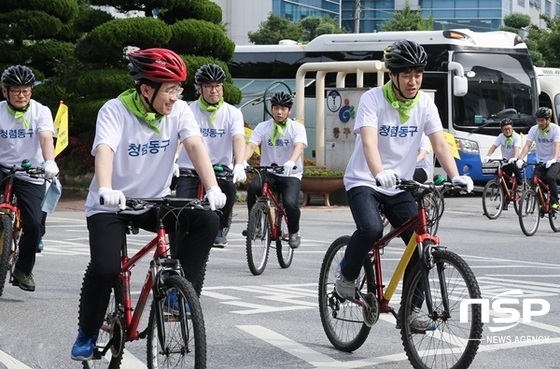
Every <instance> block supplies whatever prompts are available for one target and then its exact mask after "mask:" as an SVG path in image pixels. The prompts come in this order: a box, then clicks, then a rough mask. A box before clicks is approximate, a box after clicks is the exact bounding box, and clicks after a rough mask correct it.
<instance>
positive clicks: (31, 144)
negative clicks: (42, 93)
mask: <svg viewBox="0 0 560 369" xmlns="http://www.w3.org/2000/svg"><path fill="white" fill-rule="evenodd" d="M24 117H25V119H26V120H27V121H28V122H29V128H28V129H26V128H25V127H24V125H23V118H19V119H16V118H15V117H14V116H13V115H12V114H10V112H8V103H7V102H6V101H2V102H0V162H1V163H2V164H4V165H9V166H12V165H18V166H19V165H21V162H22V161H23V160H24V159H27V160H29V161H31V165H32V166H33V167H37V166H40V165H41V164H42V163H43V162H44V161H45V159H44V158H43V151H42V149H41V144H40V141H39V132H42V131H51V132H53V133H54V124H53V118H52V114H51V111H50V109H49V108H48V107H46V106H44V105H42V104H41V103H39V102H37V101H35V100H33V99H31V100H30V101H29V108H28V109H27V111H26V112H25V115H24ZM16 176H17V177H18V178H19V179H22V180H24V181H28V182H31V183H36V184H43V182H44V179H42V178H31V177H29V176H28V175H27V174H25V173H17V174H16Z"/></svg>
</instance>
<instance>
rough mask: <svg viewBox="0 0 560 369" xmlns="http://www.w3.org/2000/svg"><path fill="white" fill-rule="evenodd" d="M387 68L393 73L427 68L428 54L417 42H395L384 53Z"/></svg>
mask: <svg viewBox="0 0 560 369" xmlns="http://www.w3.org/2000/svg"><path fill="white" fill-rule="evenodd" d="M383 60H384V61H385V67H387V68H388V69H390V70H391V71H394V70H399V69H407V68H418V67H425V66H426V64H427V63H428V54H426V51H425V50H424V48H423V47H422V46H421V45H420V44H418V43H417V42H415V41H409V40H401V41H396V42H394V43H393V44H392V45H391V46H388V47H386V48H385V50H384V51H383Z"/></svg>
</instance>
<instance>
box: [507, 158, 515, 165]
mask: <svg viewBox="0 0 560 369" xmlns="http://www.w3.org/2000/svg"><path fill="white" fill-rule="evenodd" d="M515 162H517V158H511V159H509V160H508V164H513V163H515Z"/></svg>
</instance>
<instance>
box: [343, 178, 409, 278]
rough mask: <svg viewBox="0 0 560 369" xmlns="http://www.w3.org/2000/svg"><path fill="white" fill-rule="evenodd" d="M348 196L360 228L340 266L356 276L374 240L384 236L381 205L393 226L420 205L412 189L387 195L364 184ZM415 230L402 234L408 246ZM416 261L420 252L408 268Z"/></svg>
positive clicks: (348, 275)
mask: <svg viewBox="0 0 560 369" xmlns="http://www.w3.org/2000/svg"><path fill="white" fill-rule="evenodd" d="M347 196H348V205H349V206H350V210H351V212H352V217H353V218H354V222H355V223H356V230H355V231H354V233H353V234H352V237H350V241H349V242H348V245H347V247H346V253H345V254H344V258H343V259H342V261H341V263H340V266H341V271H342V274H343V275H344V277H346V279H356V278H358V275H359V274H360V269H361V268H362V266H363V265H364V259H365V258H366V255H367V254H368V251H369V250H371V247H372V245H373V243H374V242H375V241H377V240H379V239H380V238H381V237H382V236H383V220H382V219H381V213H380V210H381V207H383V213H384V214H385V216H386V217H387V219H388V220H389V222H390V223H391V225H393V227H398V226H400V225H401V224H403V223H404V222H406V221H407V220H408V219H410V218H412V217H413V216H414V215H416V214H417V213H418V207H417V206H416V202H415V201H414V198H413V197H412V195H411V194H410V193H408V192H400V193H398V194H396V195H394V196H387V195H384V194H382V193H379V192H377V191H375V190H374V189H373V188H371V187H366V186H360V187H354V188H352V189H350V190H349V191H348V192H347ZM413 232H414V229H413V228H412V227H411V228H409V229H408V230H406V231H405V232H403V233H402V234H401V238H402V239H403V241H404V243H405V245H406V244H408V241H409V240H410V236H411V235H412V233H413ZM416 260H418V254H417V253H414V254H413V257H412V260H411V262H410V263H409V266H408V267H407V272H408V270H409V267H410V268H411V267H412V266H413V265H414V264H415V263H416ZM405 276H406V273H405Z"/></svg>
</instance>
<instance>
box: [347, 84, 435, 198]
mask: <svg viewBox="0 0 560 369" xmlns="http://www.w3.org/2000/svg"><path fill="white" fill-rule="evenodd" d="M419 94H420V98H419V101H418V103H417V104H416V105H415V106H414V107H413V108H412V109H410V110H409V113H410V118H409V119H408V120H407V121H406V122H404V123H400V121H399V112H398V110H397V109H395V108H393V107H392V106H391V104H389V102H388V101H387V100H386V99H385V97H384V96H383V91H382V90H381V87H376V88H374V89H371V90H369V91H367V92H365V93H364V94H363V95H362V97H361V99H360V103H359V105H358V111H357V114H356V122H355V124H354V133H355V134H356V145H355V147H354V152H353V153H352V156H351V157H350V160H349V162H348V166H347V167H346V172H345V174H344V185H345V187H346V190H347V191H348V190H350V189H351V188H353V187H356V186H368V187H372V188H375V189H376V190H377V191H379V192H381V193H384V194H387V195H393V194H395V193H397V192H400V190H397V189H393V188H390V189H388V188H382V187H380V186H376V181H375V178H374V177H373V174H372V173H371V172H370V171H369V168H368V165H367V162H366V158H365V156H364V151H363V150H364V149H363V147H362V137H361V134H360V129H361V127H376V128H377V129H378V150H379V154H380V155H381V162H382V164H383V169H384V170H385V169H392V170H393V171H394V172H395V173H396V174H397V175H398V176H399V178H405V179H412V176H413V174H414V169H415V167H416V158H417V156H418V149H419V147H420V141H421V139H422V133H424V134H425V135H427V136H429V135H430V134H432V133H434V132H438V131H442V130H443V127H442V124H441V119H440V118H439V114H438V110H437V107H436V105H435V104H434V102H433V100H432V99H431V98H430V97H429V96H428V95H426V94H425V93H422V91H420V92H419Z"/></svg>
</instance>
